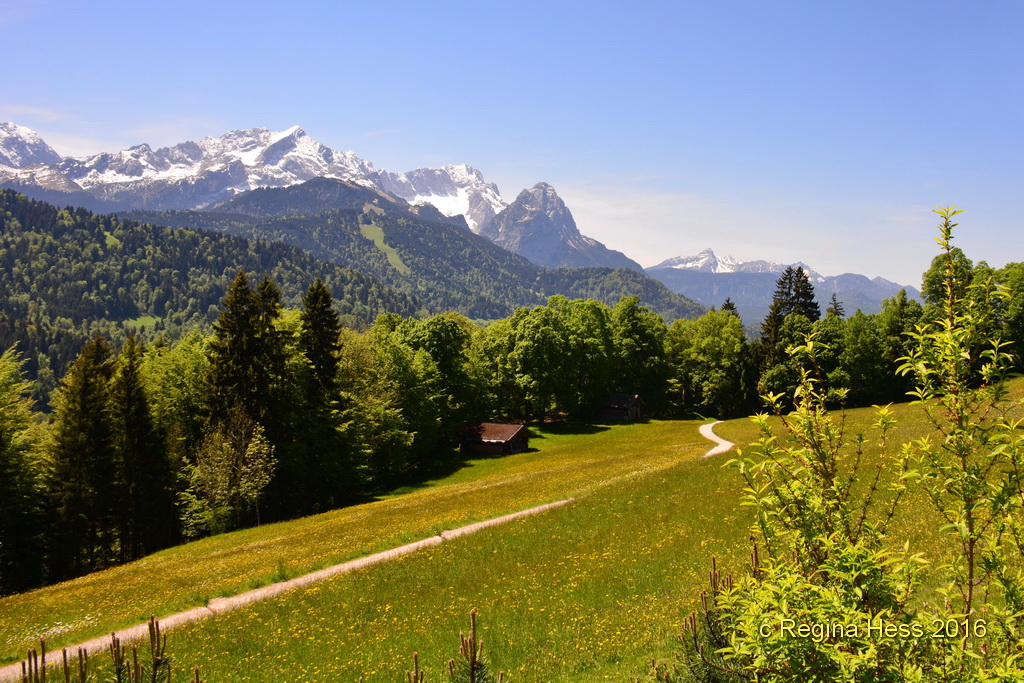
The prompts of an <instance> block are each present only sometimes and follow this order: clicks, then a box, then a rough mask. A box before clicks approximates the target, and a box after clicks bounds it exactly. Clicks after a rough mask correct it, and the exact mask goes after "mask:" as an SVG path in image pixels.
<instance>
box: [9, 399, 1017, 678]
mask: <svg viewBox="0 0 1024 683" xmlns="http://www.w3.org/2000/svg"><path fill="white" fill-rule="evenodd" d="M1022 387H1024V385H1022V384H1021V383H1020V382H1017V383H1015V384H1014V392H1013V393H1014V395H1015V396H1016V397H1017V398H1019V397H1020V394H1021V389H1022ZM891 409H892V411H893V413H894V415H895V417H896V419H897V427H896V428H895V429H894V430H893V432H892V433H891V434H890V436H889V451H890V452H891V451H893V450H895V449H898V448H899V446H900V444H902V443H905V442H907V441H910V440H913V439H917V438H921V437H922V436H925V435H927V434H929V433H931V431H932V429H931V427H930V426H929V424H928V423H927V421H926V420H925V419H924V415H923V409H922V407H921V406H920V405H914V404H899V405H895V406H892V408H891ZM874 421H875V410H874V409H872V408H861V409H856V410H851V411H848V412H847V413H846V428H847V431H848V433H849V434H850V436H853V435H855V434H856V433H858V432H865V433H866V435H867V437H868V439H867V442H866V445H865V452H864V456H863V466H864V467H865V468H866V469H864V470H862V472H863V474H862V477H863V478H864V479H865V481H867V476H868V474H869V473H871V472H873V470H872V469H871V468H873V467H874V465H875V464H876V463H878V462H882V463H883V465H884V463H885V458H886V457H887V456H886V455H885V453H884V452H883V451H882V450H881V449H879V448H878V446H877V444H876V440H875V438H874V434H873V432H872V424H873V422H874ZM773 424H774V425H775V426H776V427H778V425H779V423H778V420H777V419H776V420H773ZM698 426H699V423H698V422H695V421H652V422H649V423H644V424H632V425H575V426H573V425H559V426H551V427H547V428H544V427H539V428H535V432H536V433H537V434H538V435H539V438H537V439H535V440H534V441H533V442H532V445H533V446H534V447H535V449H534V450H532V451H531V452H529V453H523V454H519V455H514V456H506V457H502V458H490V459H481V460H474V461H470V462H468V463H466V466H465V467H463V468H461V469H459V470H458V471H456V472H455V473H453V474H451V475H449V476H446V477H444V478H441V479H438V480H436V481H431V482H427V483H425V484H423V485H421V486H417V487H408V488H406V489H403V490H400V491H395V492H393V493H392V494H391V495H389V496H386V497H382V498H381V499H379V500H376V501H374V502H371V503H367V504H364V505H359V506H355V507H351V508H346V509H343V510H337V511H333V512H329V513H325V514H322V515H318V516H314V517H309V518H305V519H299V520H294V521H291V522H286V523H282V524H275V525H268V526H264V527H259V528H255V529H248V530H244V531H240V532H235V533H232V534H224V535H221V536H216V537H213V538H208V539H204V540H202V541H198V542H195V543H191V544H188V545H184V546H180V547H177V548H172V549H169V550H166V551H163V552H161V553H157V554H155V555H152V556H150V557H147V558H144V559H143V560H140V561H138V562H135V563H132V564H129V565H125V566H123V567H118V568H115V569H111V570H108V571H105V572H99V573H97V574H93V575H91V576H87V577H83V578H80V579H77V580H75V581H71V582H68V583H65V584H60V585H57V586H51V587H48V588H44V589H41V590H38V591H33V592H31V593H25V594H21V595H16V596H11V597H8V598H4V599H2V600H0V643H2V645H3V656H4V657H5V660H6V661H13V660H15V659H17V658H18V657H19V655H20V654H21V652H22V651H23V650H24V649H25V648H26V647H28V646H29V645H30V644H31V642H32V640H33V638H34V637H36V636H38V635H40V634H43V635H46V637H47V640H48V643H49V644H50V647H59V646H60V645H62V644H66V643H73V642H77V641H80V640H83V639H85V638H87V637H90V636H94V635H98V634H102V633H104V632H107V631H109V630H111V629H112V628H117V627H120V626H125V625H128V624H131V623H136V622H138V621H142V620H144V619H145V618H146V617H147V616H148V615H149V614H150V613H155V614H157V615H161V614H168V613H172V612H175V611H178V610H181V609H186V608H188V607H193V606H196V605H201V604H204V603H205V602H206V601H207V600H209V599H210V598H212V597H215V596H219V595H230V594H233V593H237V592H241V591H244V590H247V589H249V588H252V587H256V586H259V585H263V584H266V583H268V582H270V581H273V580H280V579H282V578H286V577H291V576H296V575H299V574H302V573H305V572H307V571H311V570H314V569H317V568H320V567H324V566H327V565H330V564H334V563H337V562H341V561H344V560H347V559H351V558H354V557H358V556H362V555H366V554H368V553H371V552H375V551H378V550H382V549H386V548H390V547H394V546H397V545H400V544H402V543H406V542H409V541H412V540H416V539H420V538H424V537H426V536H430V535H434V534H436V533H438V532H439V531H441V530H443V529H450V528H454V527H458V526H461V525H463V524H467V523H470V522H473V521H477V520H480V519H487V518H491V517H495V516H498V515H501V514H506V513H508V512H512V511H515V510H520V509H525V508H528V507H532V506H534V505H538V504H541V503H544V502H549V501H553V500H558V499H562V498H566V497H569V496H575V497H577V500H576V501H574V502H573V503H571V504H569V505H567V506H563V507H559V508H556V509H552V510H549V511H547V512H544V513H542V514H540V515H536V516H531V517H526V518H522V519H518V520H515V521H513V522H510V523H508V524H505V525H502V526H498V527H492V528H489V529H486V530H483V531H481V532H479V533H477V534H474V535H471V536H466V537H462V538H458V539H453V540H451V541H447V542H445V543H443V544H441V545H439V546H436V547H433V548H427V549H424V550H421V551H419V552H417V553H414V554H412V555H408V556H405V557H402V558H399V559H396V560H393V561H389V562H385V563H383V564H379V565H376V566H374V567H370V568H366V569H363V570H359V571H356V572H353V573H351V574H347V575H343V576H337V577H334V578H332V579H329V580H326V581H324V582H321V583H319V584H316V585H314V586H312V587H309V588H306V589H299V590H295V591H292V592H289V593H286V594H283V595H281V596H278V597H276V598H273V599H270V600H267V601H265V602H261V603H257V604H254V605H252V606H250V607H247V608H244V609H241V610H237V611H234V612H229V613H225V614H221V615H217V616H213V617H210V618H208V619H205V620H202V621H200V622H196V623H194V624H191V625H188V626H183V627H180V628H177V629H175V630H173V631H172V632H171V635H170V638H169V640H170V651H171V652H172V653H173V655H174V656H175V659H176V661H177V662H179V665H180V666H183V667H188V668H191V667H192V666H193V665H198V666H199V667H200V670H201V672H202V674H203V677H204V679H205V680H211V681H218V680H232V681H234V680H252V681H281V680H331V681H333V680H339V681H348V680H351V681H356V680H358V679H359V677H360V676H362V677H364V679H365V680H366V681H367V682H369V681H398V680H404V672H405V671H406V670H407V669H408V668H410V667H411V663H412V653H413V652H419V653H420V661H421V664H422V665H423V666H425V667H426V668H427V670H428V678H431V677H432V676H431V675H430V672H433V674H434V676H437V675H439V674H440V673H441V671H442V668H443V666H444V662H446V661H447V660H448V659H449V658H450V657H453V656H455V653H456V650H457V642H458V640H457V637H458V633H459V631H465V630H467V629H468V624H469V622H468V614H469V611H470V609H473V608H475V609H477V610H478V613H479V619H480V627H481V633H482V635H483V638H484V640H485V642H486V643H487V645H486V651H487V652H488V656H489V658H490V660H491V663H492V667H493V668H494V669H495V670H497V669H501V670H504V671H506V672H507V673H509V674H511V675H512V680H514V681H524V682H525V681H594V680H618V681H624V680H629V678H630V677H631V676H638V675H641V674H643V672H644V671H645V669H646V668H647V666H648V663H649V662H650V661H651V660H652V659H659V660H662V659H666V658H671V657H672V656H673V655H672V651H673V649H674V644H675V639H676V636H677V635H678V633H679V632H680V630H681V627H682V622H683V619H684V618H685V616H686V615H687V614H688V613H689V612H690V611H691V610H692V609H693V608H694V606H695V604H696V597H697V594H698V592H699V590H700V589H701V588H702V587H704V586H705V584H706V576H707V571H708V569H709V565H710V561H711V558H712V556H715V557H716V558H718V562H719V565H720V567H723V568H725V569H726V570H728V571H744V570H745V566H746V562H747V557H748V553H749V540H748V538H749V526H750V516H749V514H748V513H747V512H746V508H744V507H741V505H740V496H741V491H742V486H743V485H742V482H741V480H740V478H739V475H738V474H737V473H736V472H735V471H734V470H733V469H731V468H726V467H723V465H724V463H725V462H726V461H727V460H729V459H730V458H732V457H734V455H735V451H733V452H732V453H728V454H725V455H720V456H716V457H714V458H710V459H703V458H701V457H700V456H701V455H702V454H703V453H704V452H705V451H706V450H707V449H708V448H709V447H710V446H711V444H710V443H709V442H707V441H705V440H704V439H703V438H702V437H700V435H699V434H698V432H697V427H698ZM716 432H717V433H718V434H719V435H720V436H722V437H723V438H726V439H729V440H730V441H735V442H736V443H737V444H739V445H740V446H741V447H743V446H745V445H746V444H749V443H750V442H752V441H753V440H754V439H756V438H757V436H758V434H757V430H756V427H755V426H754V425H753V423H752V422H751V421H750V420H749V419H747V418H743V419H738V420H731V421H728V422H725V423H723V424H721V425H718V426H717V427H716ZM889 476H890V474H889V473H888V472H886V473H885V474H884V475H883V477H882V479H883V483H884V482H885V481H886V480H887V479H888V478H889ZM938 527H939V525H938V523H937V522H936V519H935V517H934V515H933V514H932V513H931V512H930V511H929V508H928V505H927V502H926V501H925V500H924V499H923V497H922V496H921V495H919V494H917V493H915V492H914V491H913V490H911V491H910V492H908V494H907V495H906V497H905V499H904V501H903V504H902V505H901V508H900V513H899V514H898V516H897V518H896V520H895V523H894V525H893V527H892V531H891V534H890V537H891V540H892V543H893V545H894V546H902V545H903V543H904V542H905V541H909V542H910V544H911V548H912V549H913V550H915V551H920V552H925V553H926V555H927V556H928V559H929V560H930V561H931V562H932V564H937V563H940V562H941V561H942V559H943V557H944V556H945V554H946V553H947V552H948V547H949V546H948V543H947V541H946V539H945V538H944V537H942V536H941V535H940V534H939V532H938Z"/></svg>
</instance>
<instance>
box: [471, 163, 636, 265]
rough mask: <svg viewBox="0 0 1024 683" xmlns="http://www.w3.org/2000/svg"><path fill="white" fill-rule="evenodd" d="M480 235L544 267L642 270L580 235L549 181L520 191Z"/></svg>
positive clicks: (621, 254) (616, 253)
mask: <svg viewBox="0 0 1024 683" xmlns="http://www.w3.org/2000/svg"><path fill="white" fill-rule="evenodd" d="M480 234H481V235H484V236H485V237H487V238H488V239H490V240H491V241H492V242H494V243H495V244H497V245H499V246H502V247H504V248H506V249H508V250H509V251H514V252H515V253H517V254H519V255H520V256H525V257H526V258H528V259H529V260H530V261H533V262H534V263H536V264H538V265H542V266H549V267H552V268H557V267H567V268H586V267H590V266H604V267H608V268H632V269H634V270H640V271H642V270H643V269H642V268H641V267H640V265H639V264H638V263H636V262H635V261H633V260H632V259H630V258H628V257H626V256H625V255H624V254H623V253H621V252H618V251H613V250H611V249H608V248H607V247H605V246H604V245H603V244H601V243H600V242H598V241H597V240H594V239H591V238H589V237H586V236H584V235H582V234H580V231H579V228H577V227H576V221H575V220H574V219H573V217H572V213H570V211H569V209H568V208H567V207H566V206H565V202H563V201H562V199H561V197H559V196H558V194H557V193H556V192H555V188H553V187H551V186H550V185H548V184H547V183H537V184H536V185H534V186H533V187H532V188H530V189H529V190H523V191H522V192H520V193H519V196H518V197H516V199H515V201H514V202H512V203H511V204H509V205H508V206H507V207H506V208H505V209H504V210H503V211H502V212H501V213H499V214H498V215H497V216H495V217H494V218H493V219H492V220H491V221H490V222H488V223H486V224H485V225H484V226H482V228H481V229H480Z"/></svg>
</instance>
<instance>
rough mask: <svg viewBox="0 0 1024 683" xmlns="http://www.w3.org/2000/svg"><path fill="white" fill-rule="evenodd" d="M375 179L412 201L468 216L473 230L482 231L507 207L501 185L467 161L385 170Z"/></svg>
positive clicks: (445, 212)
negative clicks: (500, 188) (392, 171)
mask: <svg viewBox="0 0 1024 683" xmlns="http://www.w3.org/2000/svg"><path fill="white" fill-rule="evenodd" d="M375 180H376V183H377V185H378V187H380V188H381V189H382V190H384V191H385V192H388V193H390V194H392V195H394V196H396V197H400V198H402V199H404V200H405V201H407V202H409V203H410V204H413V205H417V204H428V205H431V206H434V207H436V208H437V210H438V211H440V212H441V213H442V214H443V215H445V216H449V217H452V216H460V215H461V216H465V220H466V224H467V225H468V226H469V228H470V229H471V230H472V231H473V232H479V231H480V228H481V227H482V226H483V225H485V224H487V223H488V222H489V221H490V220H491V219H493V218H494V217H495V216H496V215H497V214H498V213H499V212H500V211H501V210H502V209H504V208H505V202H504V200H503V199H502V198H501V194H500V193H499V192H498V186H497V185H495V184H494V183H488V182H487V181H485V180H484V176H483V174H482V173H480V171H478V170H476V169H475V168H472V167H470V166H466V165H465V164H461V165H458V166H442V167H441V168H418V169H416V170H415V171H409V172H408V173H387V172H383V171H382V172H380V173H378V174H377V176H376V177H375Z"/></svg>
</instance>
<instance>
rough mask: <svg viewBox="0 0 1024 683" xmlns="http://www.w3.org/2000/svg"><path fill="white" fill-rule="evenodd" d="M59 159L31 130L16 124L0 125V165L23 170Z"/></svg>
mask: <svg viewBox="0 0 1024 683" xmlns="http://www.w3.org/2000/svg"><path fill="white" fill-rule="evenodd" d="M60 159H61V157H60V155H59V154H57V152H55V151H54V150H53V148H52V147H50V146H49V145H48V144H46V143H45V142H43V139H42V138H41V137H39V135H38V134H37V133H36V132H35V131H34V130H32V129H31V128H26V127H25V126H19V125H18V124H16V123H10V122H8V123H0V164H3V165H4V166H10V167H11V168H24V167H25V166H31V165H32V164H55V163H57V162H58V161H60Z"/></svg>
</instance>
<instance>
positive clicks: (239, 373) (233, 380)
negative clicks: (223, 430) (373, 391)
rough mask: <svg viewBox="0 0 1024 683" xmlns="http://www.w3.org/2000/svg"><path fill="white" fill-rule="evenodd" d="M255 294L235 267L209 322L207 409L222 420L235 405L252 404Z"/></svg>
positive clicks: (257, 300) (254, 369)
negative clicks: (217, 314)
mask: <svg viewBox="0 0 1024 683" xmlns="http://www.w3.org/2000/svg"><path fill="white" fill-rule="evenodd" d="M259 306H260V302H259V298H258V297H257V296H256V293H255V292H253V291H252V288H251V287H250V286H249V279H248V278H247V277H246V275H245V271H239V272H238V275H237V276H235V279H234V280H233V281H232V282H231V286H230V287H229V288H228V292H227V294H226V295H225V296H224V301H223V302H222V306H221V312H220V317H219V318H218V319H217V320H216V321H215V322H214V323H213V340H212V341H211V342H210V393H209V398H208V400H209V403H210V405H209V412H210V417H211V418H212V419H213V420H215V421H223V420H225V419H226V418H227V414H228V412H229V411H230V410H231V408H232V407H234V406H235V405H241V406H253V405H254V403H255V401H254V400H253V399H254V398H255V397H256V396H258V394H257V393H256V386H257V382H256V377H255V375H256V373H257V372H258V370H257V368H256V367H255V359H256V356H257V353H258V328H257V326H258V319H259Z"/></svg>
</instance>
